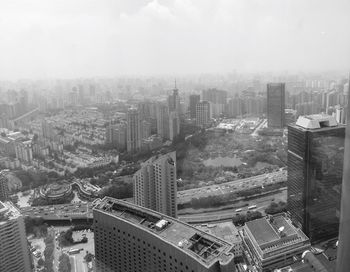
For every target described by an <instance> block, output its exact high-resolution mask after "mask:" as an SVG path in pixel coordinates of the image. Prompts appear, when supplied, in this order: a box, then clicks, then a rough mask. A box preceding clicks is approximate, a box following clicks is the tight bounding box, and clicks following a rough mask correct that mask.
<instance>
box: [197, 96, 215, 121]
mask: <svg viewBox="0 0 350 272" xmlns="http://www.w3.org/2000/svg"><path fill="white" fill-rule="evenodd" d="M210 119H211V104H210V103H209V102H208V101H202V102H199V103H197V105H196V125H197V126H207V125H208V124H209V123H210Z"/></svg>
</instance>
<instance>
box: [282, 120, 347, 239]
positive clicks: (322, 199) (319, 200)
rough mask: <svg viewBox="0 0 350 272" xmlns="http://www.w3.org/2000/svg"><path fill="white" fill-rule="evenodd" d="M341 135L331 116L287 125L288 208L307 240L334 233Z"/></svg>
mask: <svg viewBox="0 0 350 272" xmlns="http://www.w3.org/2000/svg"><path fill="white" fill-rule="evenodd" d="M344 135H345V127H344V126H342V125H338V124H337V123H336V121H335V120H334V118H333V117H331V116H322V115H310V116H304V117H299V119H298V121H297V123H296V124H293V125H289V126H288V179H287V186H288V209H289V211H290V213H291V217H292V219H293V221H294V223H296V225H297V226H298V227H300V228H301V229H302V230H303V232H304V233H305V234H306V235H307V236H309V238H310V241H311V242H318V241H322V240H325V239H328V238H333V237H336V236H337V235H338V227H339V209H340V196H341V184H342V171H343V158H344V153H343V152H344Z"/></svg>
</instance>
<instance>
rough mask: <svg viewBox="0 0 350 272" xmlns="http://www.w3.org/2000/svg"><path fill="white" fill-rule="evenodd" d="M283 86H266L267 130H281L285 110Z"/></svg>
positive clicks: (270, 84) (272, 84)
mask: <svg viewBox="0 0 350 272" xmlns="http://www.w3.org/2000/svg"><path fill="white" fill-rule="evenodd" d="M284 88H285V84H284V83H269V84H267V125H268V127H269V128H283V126H284V109H285V101H284V95H285V93H284V92H285V90H284Z"/></svg>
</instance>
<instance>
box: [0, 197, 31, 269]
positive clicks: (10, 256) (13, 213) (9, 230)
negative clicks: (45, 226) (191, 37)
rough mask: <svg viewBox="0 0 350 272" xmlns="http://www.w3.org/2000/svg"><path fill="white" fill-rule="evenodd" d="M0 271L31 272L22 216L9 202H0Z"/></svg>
mask: <svg viewBox="0 0 350 272" xmlns="http://www.w3.org/2000/svg"><path fill="white" fill-rule="evenodd" d="M0 271H4V272H5V271H6V272H28V271H32V267H31V262H30V257H29V250H28V242H27V238H26V231H25V227H24V220H23V216H22V215H21V213H20V211H19V210H18V209H17V208H16V207H15V206H14V205H13V204H12V203H11V202H0Z"/></svg>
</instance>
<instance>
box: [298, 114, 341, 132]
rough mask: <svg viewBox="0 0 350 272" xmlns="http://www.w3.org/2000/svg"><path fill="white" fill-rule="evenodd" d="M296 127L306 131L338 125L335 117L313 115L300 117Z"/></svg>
mask: <svg viewBox="0 0 350 272" xmlns="http://www.w3.org/2000/svg"><path fill="white" fill-rule="evenodd" d="M296 125H297V126H299V127H302V128H305V129H318V128H324V127H335V126H337V125H338V123H337V121H336V120H335V118H334V117H333V116H330V115H327V114H312V115H305V116H299V118H298V120H297V122H296Z"/></svg>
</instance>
